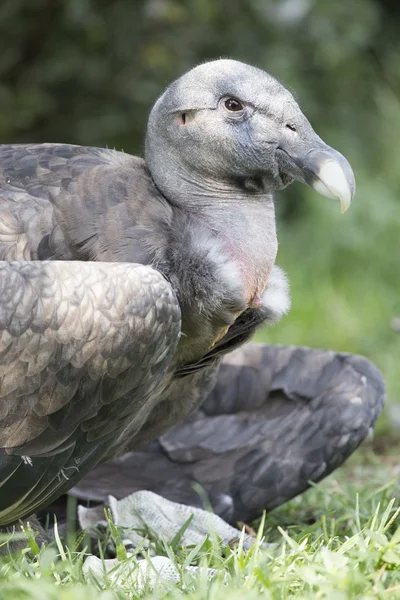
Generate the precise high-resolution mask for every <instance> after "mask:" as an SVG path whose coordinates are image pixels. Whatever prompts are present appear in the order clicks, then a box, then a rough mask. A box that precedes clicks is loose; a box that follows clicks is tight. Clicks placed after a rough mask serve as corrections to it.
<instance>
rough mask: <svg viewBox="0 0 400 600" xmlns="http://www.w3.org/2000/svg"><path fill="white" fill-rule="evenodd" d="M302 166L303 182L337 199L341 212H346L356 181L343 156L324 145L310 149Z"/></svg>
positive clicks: (324, 194)
mask: <svg viewBox="0 0 400 600" xmlns="http://www.w3.org/2000/svg"><path fill="white" fill-rule="evenodd" d="M299 166H300V165H299ZM302 168H303V172H304V179H305V182H306V183H307V184H308V185H310V186H311V187H312V188H314V190H316V191H317V192H319V193H320V194H322V195H323V196H326V197H327V198H333V199H335V200H339V202H340V208H341V212H342V213H344V212H346V210H347V209H348V208H349V206H350V204H351V201H352V200H353V198H354V194H355V191H356V182H355V179H354V173H353V170H352V168H351V166H350V164H349V162H348V161H347V160H346V159H345V157H344V156H343V155H342V154H340V152H337V151H336V150H334V149H333V148H330V147H329V146H326V147H324V148H320V149H316V150H311V151H310V152H309V153H308V154H307V155H306V156H305V157H304V161H303V165H302Z"/></svg>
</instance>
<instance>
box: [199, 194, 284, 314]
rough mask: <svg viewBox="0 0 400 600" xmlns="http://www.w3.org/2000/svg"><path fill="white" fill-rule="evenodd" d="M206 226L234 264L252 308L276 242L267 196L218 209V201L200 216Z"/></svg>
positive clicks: (258, 300)
mask: <svg viewBox="0 0 400 600" xmlns="http://www.w3.org/2000/svg"><path fill="white" fill-rule="evenodd" d="M203 217H204V219H205V220H206V221H207V223H208V225H209V226H210V227H211V228H212V229H213V231H214V232H216V233H217V234H218V237H219V239H220V240H221V242H222V245H223V247H224V249H225V250H226V252H227V254H228V255H229V256H230V257H231V258H232V259H233V260H234V261H235V262H236V264H237V266H238V268H239V270H240V272H241V274H242V277H243V280H244V285H245V290H246V300H247V302H248V304H249V306H251V307H253V308H256V307H258V306H261V304H262V299H261V296H262V293H263V291H264V288H265V286H266V284H267V281H268V278H269V275H270V272H271V270H272V267H273V266H274V263H275V259H276V253H277V249H278V242H277V237H276V228H275V210H274V203H273V200H272V198H271V197H263V198H258V199H254V200H253V201H249V199H248V198H246V199H245V200H243V201H242V202H237V201H236V200H235V201H233V202H232V203H231V205H230V206H229V207H228V206H227V202H224V203H223V206H222V207H221V206H218V200H216V201H215V204H214V206H213V208H212V210H210V207H208V210H207V212H205V213H203Z"/></svg>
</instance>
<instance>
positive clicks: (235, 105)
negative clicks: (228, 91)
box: [225, 98, 243, 111]
mask: <svg viewBox="0 0 400 600" xmlns="http://www.w3.org/2000/svg"><path fill="white" fill-rule="evenodd" d="M225 107H226V108H227V109H228V110H233V111H238V110H242V108H243V106H242V105H241V104H240V102H239V100H235V98H228V100H226V101H225Z"/></svg>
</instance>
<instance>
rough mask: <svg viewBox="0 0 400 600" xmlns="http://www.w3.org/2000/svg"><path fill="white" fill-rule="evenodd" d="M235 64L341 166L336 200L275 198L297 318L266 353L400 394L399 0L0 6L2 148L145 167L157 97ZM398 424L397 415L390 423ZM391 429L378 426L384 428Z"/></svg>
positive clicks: (24, 0) (266, 335)
mask: <svg viewBox="0 0 400 600" xmlns="http://www.w3.org/2000/svg"><path fill="white" fill-rule="evenodd" d="M221 56H224V57H231V58H236V59H239V60H242V61H245V62H249V63H253V64H255V65H257V66H259V67H262V68H264V69H266V70H267V71H269V72H271V73H272V74H274V75H275V76H276V77H278V78H279V79H280V80H281V81H282V82H283V83H284V84H285V85H286V86H287V87H289V88H290V89H291V90H292V91H293V92H294V93H295V95H296V97H297V98H298V100H299V102H300V104H301V106H302V108H303V110H304V112H305V113H306V115H307V116H308V118H309V119H310V121H311V122H312V124H313V125H314V127H315V129H316V130H317V131H318V133H319V134H320V135H321V136H322V137H323V138H324V139H325V141H326V142H328V143H329V144H330V145H332V146H334V147H336V148H337V149H338V150H340V151H341V152H343V153H344V154H345V155H346V157H347V158H348V159H349V160H350V162H351V164H352V165H353V168H354V171H355V174H356V179H357V186H358V191H357V195H356V199H355V201H354V203H353V206H352V208H351V210H350V211H348V213H346V215H344V216H342V215H340V211H339V207H338V205H336V203H334V202H331V201H329V200H327V199H324V198H321V197H320V196H318V195H317V194H316V193H315V192H313V191H312V190H309V189H307V188H306V187H304V186H301V185H299V184H294V185H293V186H292V187H291V188H289V189H288V190H286V191H285V192H284V193H283V194H282V195H281V197H279V198H278V199H277V208H278V233H279V239H280V250H279V257H278V263H279V264H280V265H281V266H283V267H284V268H285V269H286V271H287V272H288V274H289V278H290V280H291V283H292V295H293V309H292V312H291V313H290V315H289V316H288V317H286V318H285V319H284V320H283V321H282V323H281V324H279V325H278V326H276V327H275V328H274V329H273V330H272V331H268V332H266V331H265V332H262V334H260V336H259V338H261V339H265V340H268V341H273V342H278V343H286V344H303V345H313V346H320V347H321V346H322V347H330V348H333V349H338V350H346V351H351V352H359V353H362V354H365V355H367V356H368V357H370V358H371V359H373V360H374V361H375V362H376V363H377V364H378V365H379V366H380V367H381V368H382V369H383V371H384V374H385V376H386V379H387V382H388V390H389V398H390V400H391V401H392V407H393V410H396V409H395V406H396V405H395V401H396V400H397V399H398V398H399V397H400V381H399V379H400V378H399V377H398V365H399V356H400V353H399V350H400V331H399V330H400V321H399V320H398V321H396V317H400V295H399V289H398V287H399V286H398V271H399V261H400V255H399V246H400V244H399V234H400V206H399V197H400V141H399V138H400V104H399V98H400V3H399V2H397V1H396V0H385V1H379V0H335V1H332V2H330V1H327V0H325V1H324V0H281V1H279V0H276V1H268V0H222V1H216V0H186V1H181V2H178V1H175V0H143V1H142V2H139V1H137V0H114V1H113V0H98V1H94V0H92V1H90V0H0V142H1V143H7V142H31V141H32V142H33V141H35V142H45V141H47V142H60V141H61V142H70V143H76V144H85V145H99V146H106V145H107V146H109V147H116V148H118V149H124V150H125V151H127V152H132V153H137V154H141V153H142V149H143V136H144V131H145V127H146V119H147V115H148V112H149V109H150V107H151V105H152V104H153V103H154V101H155V100H156V98H157V96H158V95H159V94H160V93H161V92H162V91H163V89H164V87H165V86H166V85H167V84H168V83H169V82H170V81H171V80H172V79H174V78H176V77H177V76H179V75H180V74H181V73H182V72H183V71H185V70H187V69H190V68H191V67H192V66H194V65H195V64H197V63H198V62H200V61H204V60H207V59H212V58H217V57H221ZM393 414H394V413H393ZM386 425H387V422H386Z"/></svg>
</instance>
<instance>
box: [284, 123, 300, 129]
mask: <svg viewBox="0 0 400 600" xmlns="http://www.w3.org/2000/svg"><path fill="white" fill-rule="evenodd" d="M286 127H287V129H290V131H297V129H296V125H293V123H286Z"/></svg>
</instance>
